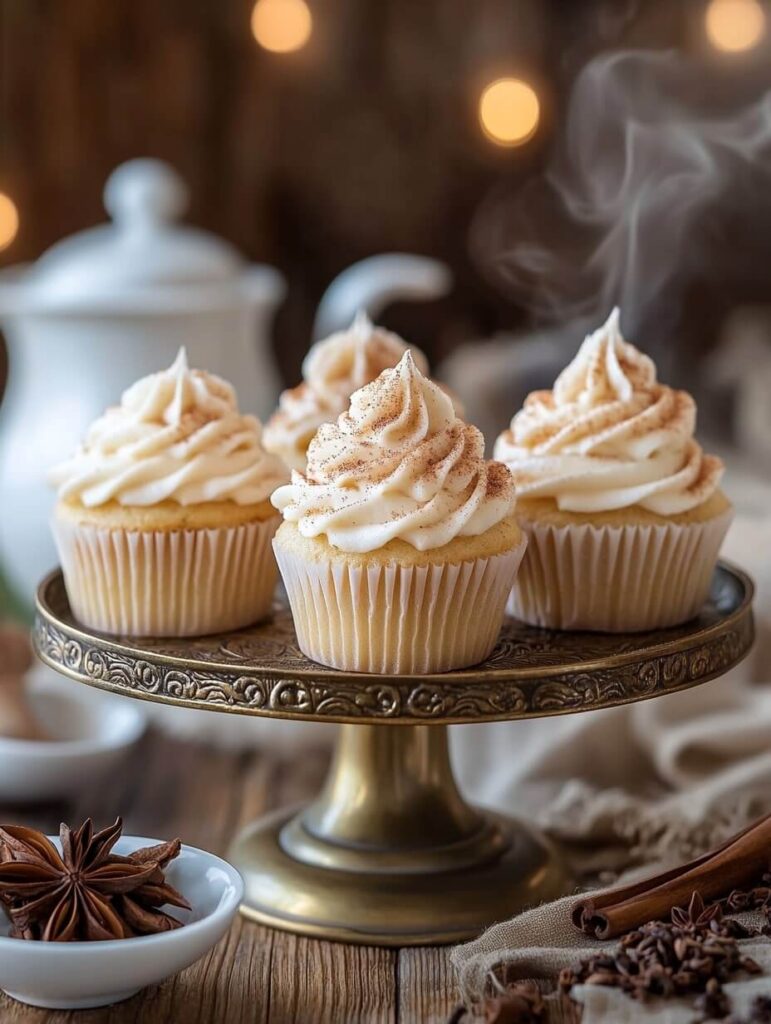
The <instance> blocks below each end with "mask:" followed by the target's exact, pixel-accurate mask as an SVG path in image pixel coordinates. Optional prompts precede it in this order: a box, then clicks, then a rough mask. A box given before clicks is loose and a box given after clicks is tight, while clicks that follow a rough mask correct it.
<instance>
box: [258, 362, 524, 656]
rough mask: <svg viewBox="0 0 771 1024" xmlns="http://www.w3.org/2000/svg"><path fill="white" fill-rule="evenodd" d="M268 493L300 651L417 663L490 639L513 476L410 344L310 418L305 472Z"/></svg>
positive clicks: (497, 612) (496, 617) (509, 549)
mask: <svg viewBox="0 0 771 1024" xmlns="http://www.w3.org/2000/svg"><path fill="white" fill-rule="evenodd" d="M272 501H273V504H274V505H275V506H276V508H278V509H280V510H281V512H282V513H283V516H284V522H283V523H282V525H281V527H280V528H279V530H278V533H277V534H276V538H275V540H274V544H273V546H274V549H275V552H276V558H277V559H278V564H279V568H280V570H281V575H282V577H283V579H284V584H285V586H286V591H287V594H288V597H289V602H290V604H291V607H292V614H293V617H294V622H295V627H296V630H297V639H298V642H299V645H300V648H301V649H302V650H303V652H304V653H305V654H306V655H308V657H310V658H312V659H313V660H314V661H318V662H321V663H322V664H324V665H331V666H333V667H335V668H340V669H345V670H350V671H356V672H375V673H380V674H392V673H405V674H413V673H427V672H442V671H446V670H448V669H453V668H461V667H463V666H466V665H472V664H475V663H476V662H479V661H482V660H483V659H484V658H486V657H487V655H488V654H489V653H490V651H491V650H492V648H493V646H494V644H495V641H496V639H497V637H498V633H499V630H500V626H501V620H502V618H503V613H504V606H505V604H506V597H507V594H508V592H509V591H510V589H511V585H512V583H513V581H514V577H515V575H516V572H517V569H518V567H519V563H520V561H521V559H522V554H523V552H524V546H525V540H524V537H523V534H522V531H521V530H520V528H519V526H518V525H517V522H516V519H515V518H514V514H513V513H514V504H515V495H514V483H513V481H512V478H511V474H510V473H509V471H508V470H507V469H506V467H505V466H504V465H502V464H501V463H500V462H487V461H485V458H484V440H483V438H482V435H481V433H480V432H479V430H477V428H476V427H472V426H468V425H467V424H466V423H464V422H463V421H462V420H460V419H459V418H458V417H457V415H456V414H455V410H454V408H453V404H452V400H451V399H450V398H449V397H448V396H447V395H446V394H445V393H444V392H443V391H442V390H441V388H440V387H439V386H438V385H436V384H434V383H433V382H432V381H430V380H427V379H426V377H424V376H423V374H422V373H421V372H420V370H419V368H418V366H417V364H416V361H415V358H414V357H413V355H412V354H411V353H410V352H406V353H405V354H404V355H403V356H402V358H401V360H400V361H399V364H398V365H397V366H396V367H395V368H393V369H389V370H384V371H383V373H381V375H380V376H379V377H378V379H377V380H376V381H374V382H373V383H371V384H368V385H367V386H366V387H364V388H362V389H361V390H360V391H357V392H356V393H355V394H354V395H353V396H352V398H351V404H350V409H349V410H348V411H347V412H345V413H343V414H342V415H341V416H340V417H339V419H338V420H337V422H336V423H331V424H325V425H324V426H322V427H320V428H319V430H318V432H317V434H316V435H315V437H314V438H313V440H312V441H311V443H310V445H309V447H308V467H307V470H306V472H305V473H304V474H303V473H300V472H297V471H294V472H293V473H292V481H291V483H290V484H288V485H286V486H284V487H279V488H278V490H277V491H276V492H275V494H274V495H273V498H272Z"/></svg>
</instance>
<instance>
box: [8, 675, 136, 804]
mask: <svg viewBox="0 0 771 1024" xmlns="http://www.w3.org/2000/svg"><path fill="white" fill-rule="evenodd" d="M28 687H29V690H28V692H29V700H30V703H31V705H32V709H33V711H34V712H35V715H36V717H37V718H38V720H39V722H40V724H41V725H42V726H43V728H44V729H45V730H46V732H48V733H49V735H50V736H52V737H53V738H52V739H51V740H16V739H10V738H8V737H2V736H0V802H3V803H12V802H27V803H28V802H30V801H36V800H37V801H39V800H55V799H59V798H61V797H66V796H69V795H71V794H74V793H77V792H79V791H81V790H82V788H83V786H84V785H85V784H86V783H87V782H89V783H90V782H93V780H94V779H96V778H98V777H99V776H100V775H105V774H106V773H107V772H109V771H110V769H112V768H113V767H114V766H115V764H116V763H117V762H118V761H119V760H120V759H121V758H122V757H123V755H124V754H125V753H126V751H127V750H128V749H129V747H131V746H133V745H134V744H135V743H136V742H137V740H138V739H139V738H140V736H141V735H142V733H143V732H144V731H145V727H146V724H147V719H146V717H145V715H144V713H143V712H142V711H141V710H140V709H139V708H138V707H137V706H136V705H135V703H134V702H132V701H131V699H130V698H128V697H115V696H113V695H112V694H108V693H100V692H99V691H98V690H94V689H92V688H91V687H90V686H84V685H83V684H82V683H73V682H71V681H70V680H68V679H64V678H63V677H62V676H59V675H57V674H56V673H54V672H52V671H51V670H50V669H46V668H41V669H40V670H37V671H35V672H34V673H33V674H32V676H31V677H30V679H29V682H28Z"/></svg>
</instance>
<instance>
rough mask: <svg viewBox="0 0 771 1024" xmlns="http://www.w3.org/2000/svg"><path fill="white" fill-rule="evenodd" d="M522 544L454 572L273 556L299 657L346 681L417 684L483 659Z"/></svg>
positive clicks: (281, 550) (454, 567)
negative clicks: (406, 679) (370, 678)
mask: <svg viewBox="0 0 771 1024" xmlns="http://www.w3.org/2000/svg"><path fill="white" fill-rule="evenodd" d="M525 544H526V541H525V539H524V538H523V539H522V541H521V543H520V544H518V545H517V546H516V547H515V548H512V549H511V550H510V551H506V552H503V553H502V554H500V555H494V556H492V557H491V558H478V559H472V560H471V561H467V562H459V563H456V564H446V565H424V566H400V565H397V564H384V565H382V566H381V565H377V566H372V567H360V566H355V565H346V564H345V563H343V562H341V561H334V562H331V563H318V562H311V561H308V560H306V559H303V558H301V557H299V556H298V555H297V554H296V553H295V552H293V551H289V550H287V549H286V548H285V547H282V545H281V543H280V542H279V541H275V542H274V545H273V546H274V549H275V552H276V559H277V561H278V565H279V569H280V570H281V575H282V577H283V580H284V586H285V587H286V592H287V595H288V597H289V603H290V605H291V607H292V616H293V618H294V624H295V630H296V632H297V641H298V643H299V646H300V649H301V650H302V651H303V653H304V654H306V655H307V656H308V657H309V658H312V659H313V661H318V662H320V663H321V664H322V665H330V666H332V667H333V668H339V669H343V670H345V671H350V672H375V673H379V674H382V675H393V674H405V675H407V674H410V675H411V674H421V675H424V674H426V673H428V672H446V671H449V670H450V669H453V668H463V667H464V666H466V665H475V664H477V662H480V661H484V659H485V658H486V657H487V656H488V655H489V654H490V652H491V650H492V649H493V647H494V646H495V642H496V640H497V639H498V634H499V632H500V629H501V622H502V620H503V614H504V608H505V605H506V596H507V594H508V592H509V590H510V589H511V584H512V582H513V580H514V576H515V575H516V572H517V569H518V568H519V564H520V562H521V561H522V555H523V554H524V550H525Z"/></svg>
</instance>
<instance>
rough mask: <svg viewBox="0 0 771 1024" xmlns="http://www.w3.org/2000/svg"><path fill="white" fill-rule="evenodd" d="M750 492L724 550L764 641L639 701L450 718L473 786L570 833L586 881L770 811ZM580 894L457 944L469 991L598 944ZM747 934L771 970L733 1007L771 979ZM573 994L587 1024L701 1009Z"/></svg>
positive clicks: (762, 587) (768, 602)
mask: <svg viewBox="0 0 771 1024" xmlns="http://www.w3.org/2000/svg"><path fill="white" fill-rule="evenodd" d="M744 497H745V500H744V501H742V502H741V503H737V504H738V505H739V514H738V515H737V520H736V522H735V523H734V525H733V527H732V529H731V531H730V534H729V537H728V539H727V542H726V546H725V548H724V556H725V557H726V558H728V559H730V560H733V561H734V562H736V563H737V564H739V565H741V566H743V567H745V568H746V569H747V570H749V572H750V573H751V574H752V575H753V576H754V578H755V581H756V584H757V588H758V592H757V601H756V606H755V613H756V623H757V632H758V641H757V643H756V646H755V649H754V651H753V653H752V654H751V655H750V656H749V658H748V659H747V660H746V661H745V662H744V663H743V664H742V665H740V666H739V667H738V668H737V669H735V670H734V671H733V672H731V673H730V674H729V675H727V676H724V677H723V678H721V679H716V680H714V681H712V682H710V683H706V684H704V685H703V686H700V687H697V688H696V689H694V690H691V691H686V692H684V693H680V694H672V695H671V696H668V697H662V698H659V699H656V700H652V701H648V702H643V703H640V704H636V705H630V706H626V707H621V708H613V709H609V710H607V711H599V712H593V713H589V714H579V715H571V716H567V717H564V718H553V719H539V720H535V721H532V722H510V723H501V724H496V725H484V726H476V725H471V726H463V727H458V728H456V729H453V730H451V733H452V741H453V752H454V759H455V765H456V769H457V774H458V776H459V779H460V781H461V784H462V786H463V789H464V792H465V793H466V795H468V796H470V797H471V798H473V799H474V800H476V801H477V802H479V803H482V804H485V805H488V806H492V807H497V808H500V809H502V810H504V811H507V812H512V813H515V814H516V813H521V814H525V815H527V816H530V817H531V818H532V819H534V820H535V821H536V822H538V823H539V824H540V825H541V827H542V828H544V829H545V830H546V831H547V832H548V833H549V834H551V835H552V836H553V837H555V838H556V839H558V840H559V841H560V842H561V843H562V844H564V845H563V848H564V849H565V851H566V858H567V860H568V863H569V865H570V867H571V868H572V869H573V873H574V875H575V877H576V878H577V879H578V880H579V882H580V881H584V883H586V881H587V880H588V879H590V878H594V879H595V880H596V878H597V877H600V878H602V874H603V872H608V879H609V880H610V879H611V877H613V878H615V876H616V875H617V874H618V873H620V875H621V877H624V878H626V877H632V876H634V875H638V876H643V875H647V874H650V873H652V872H654V871H656V870H658V869H660V868H661V869H663V868H665V867H668V866H671V865H672V864H675V863H678V862H682V861H683V860H684V859H687V858H689V857H691V856H694V855H696V854H698V853H700V852H702V851H703V850H705V849H708V848H709V847H710V846H712V845H714V844H715V843H716V842H718V841H719V840H721V839H722V838H724V837H725V836H727V835H729V834H730V833H731V832H733V831H735V830H737V829H738V828H740V827H741V826H742V825H743V824H744V823H746V822H747V821H748V820H750V819H751V818H753V817H755V816H757V815H759V814H761V813H763V812H764V811H768V810H771V684H770V681H771V512H770V511H769V510H771V489H768V488H766V487H761V486H760V485H756V486H755V487H754V488H752V489H749V490H748V491H747V492H746V494H745V495H744ZM765 684H769V685H765ZM769 853H770V854H771V851H769ZM595 884H596V881H595ZM573 899H574V898H572V897H567V898H566V899H563V900H559V901H557V902H555V903H551V904H547V905H543V906H541V907H538V908H536V909H533V910H531V911H528V912H526V913H524V914H521V915H520V916H519V917H516V918H514V919H513V920H511V921H506V922H503V923H500V924H497V925H495V926H493V927H492V928H490V929H489V930H488V931H486V932H485V933H484V934H483V935H482V936H481V937H480V938H479V939H477V940H475V941H474V942H471V943H468V944H466V945H464V946H460V947H458V948H457V949H455V950H453V952H452V961H453V963H454V965H455V967H456V970H457V972H458V976H459V980H460V983H461V987H462V989H463V991H464V994H465V995H466V997H467V998H469V999H474V998H477V997H478V996H479V995H480V994H481V992H482V991H483V989H484V987H485V983H486V981H487V977H488V971H489V970H490V968H491V967H493V966H494V965H495V964H499V963H502V962H506V963H509V964H510V965H511V966H512V969H514V970H515V974H516V976H519V977H523V978H526V977H547V978H548V977H555V976H556V973H558V971H559V969H560V968H561V967H563V966H567V965H569V964H572V963H575V962H576V961H577V960H579V959H580V958H581V957H582V956H584V955H586V954H587V953H588V952H589V951H593V950H597V949H599V948H601V946H602V944H601V943H598V942H596V941H594V940H591V939H588V938H586V937H584V936H582V935H581V934H580V933H578V932H577V931H576V930H575V929H574V928H573V926H572V925H571V924H570V919H569V913H568V908H569V907H570V906H571V905H572V902H573ZM610 945H611V946H612V945H613V943H610ZM743 945H745V946H746V949H747V953H748V954H749V955H751V956H754V957H755V958H756V959H757V960H758V962H759V963H761V965H762V966H764V967H765V968H766V971H767V972H768V973H767V974H766V975H765V976H761V977H758V978H753V979H751V980H746V981H741V982H738V983H735V984H732V985H730V986H727V988H726V991H727V992H728V994H729V995H731V996H732V998H733V1002H734V1007H735V1011H736V1012H741V1011H742V1010H743V1008H745V1007H746V1006H747V1005H748V1004H749V1002H750V1001H751V998H752V996H753V995H754V994H757V993H758V992H763V993H766V994H767V993H769V992H771V943H768V942H767V941H766V942H762V941H761V942H758V941H753V940H747V941H746V942H745V943H743ZM576 995H577V997H578V998H579V999H580V1000H581V1001H582V1002H583V1003H584V1016H583V1020H584V1024H611V1022H613V1024H626V1022H630V1024H631V1022H638V1021H646V1020H649V1019H650V1020H655V1021H657V1022H670V1024H681V1022H683V1024H685V1022H687V1021H691V1020H693V1019H694V1011H693V1010H692V1009H691V1008H689V1005H688V1004H687V1003H682V1004H679V1003H672V1004H670V1003H669V1002H666V1003H665V1002H662V1001H658V1002H655V1001H654V1002H651V1003H650V1004H649V1005H648V1006H641V1005H639V1004H637V1003H636V1002H633V1001H632V1000H630V999H628V998H627V997H626V996H623V995H622V994H621V993H619V992H616V991H613V990H606V989H597V988H590V987H586V986H584V987H582V988H581V989H579V990H577V992H576Z"/></svg>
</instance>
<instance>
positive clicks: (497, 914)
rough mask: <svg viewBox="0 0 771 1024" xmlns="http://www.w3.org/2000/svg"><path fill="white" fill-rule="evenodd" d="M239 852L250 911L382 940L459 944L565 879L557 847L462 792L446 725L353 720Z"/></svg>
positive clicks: (264, 918) (325, 932) (310, 929)
mask: <svg viewBox="0 0 771 1024" xmlns="http://www.w3.org/2000/svg"><path fill="white" fill-rule="evenodd" d="M230 859H231V860H232V861H233V863H234V864H235V865H236V867H238V869H239V870H240V871H241V873H242V874H243V876H244V879H245V881H246V898H245V902H244V905H243V907H242V912H243V913H244V914H245V915H246V916H247V917H251V918H253V919H255V920H258V921H260V922H262V923H264V924H270V925H274V926H277V927H281V928H285V929H288V930H291V931H298V932H302V933H304V934H310V935H319V936H323V937H325V938H335V939H342V940H344V941H346V942H366V943H374V944H377V945H394V946H404V945H421V944H437V943H442V942H454V941H459V940H461V939H463V938H467V937H469V936H471V935H475V934H477V933H478V932H479V931H480V930H481V929H482V928H483V927H484V926H485V925H486V924H488V923H489V922H490V921H492V920H496V919H497V918H504V917H508V916H510V915H511V914H513V913H516V911H517V910H520V909H522V908H523V907H525V906H528V905H531V904H533V903H537V902H540V901H542V900H547V899H553V898H555V897H556V896H558V895H559V894H560V893H562V892H564V891H565V887H566V885H567V877H566V874H565V872H564V870H563V868H562V866H561V864H560V861H559V859H558V857H557V855H556V853H555V851H554V849H553V848H552V847H551V845H550V844H549V843H548V842H547V841H546V840H545V839H544V838H543V837H542V836H540V835H538V834H537V833H536V832H534V831H533V830H532V829H530V828H528V827H527V826H526V825H524V824H523V823H520V822H518V821H515V820H513V819H510V818H504V817H501V816H499V815H493V814H490V813H487V812H483V811H481V810H477V809H476V808H473V807H471V806H469V804H467V803H466V802H465V801H464V800H463V798H462V797H461V795H460V792H459V791H458V787H457V785H456V783H455V779H454V777H453V774H452V769H451V767H450V759H449V754H448V749H447V729H446V727H444V726H441V725H412V726H398V725H395V724H394V725H343V726H341V729H340V736H339V739H338V744H337V748H336V751H335V754H334V757H333V760H332V765H331V767H330V770H329V774H328V776H327V780H326V783H325V784H324V787H323V789H322V791H321V794H320V796H319V797H318V799H317V800H315V801H314V802H313V803H312V804H310V805H309V806H308V807H306V808H304V809H303V810H300V811H298V812H286V811H283V812H281V813H279V814H276V815H274V816H272V817H270V818H268V819H263V820H261V821H258V822H256V823H255V824H254V825H253V826H252V827H251V828H249V829H247V831H246V832H244V833H243V834H242V835H241V836H240V837H239V838H238V839H237V841H236V842H235V844H234V846H233V848H232V849H231V851H230Z"/></svg>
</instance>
